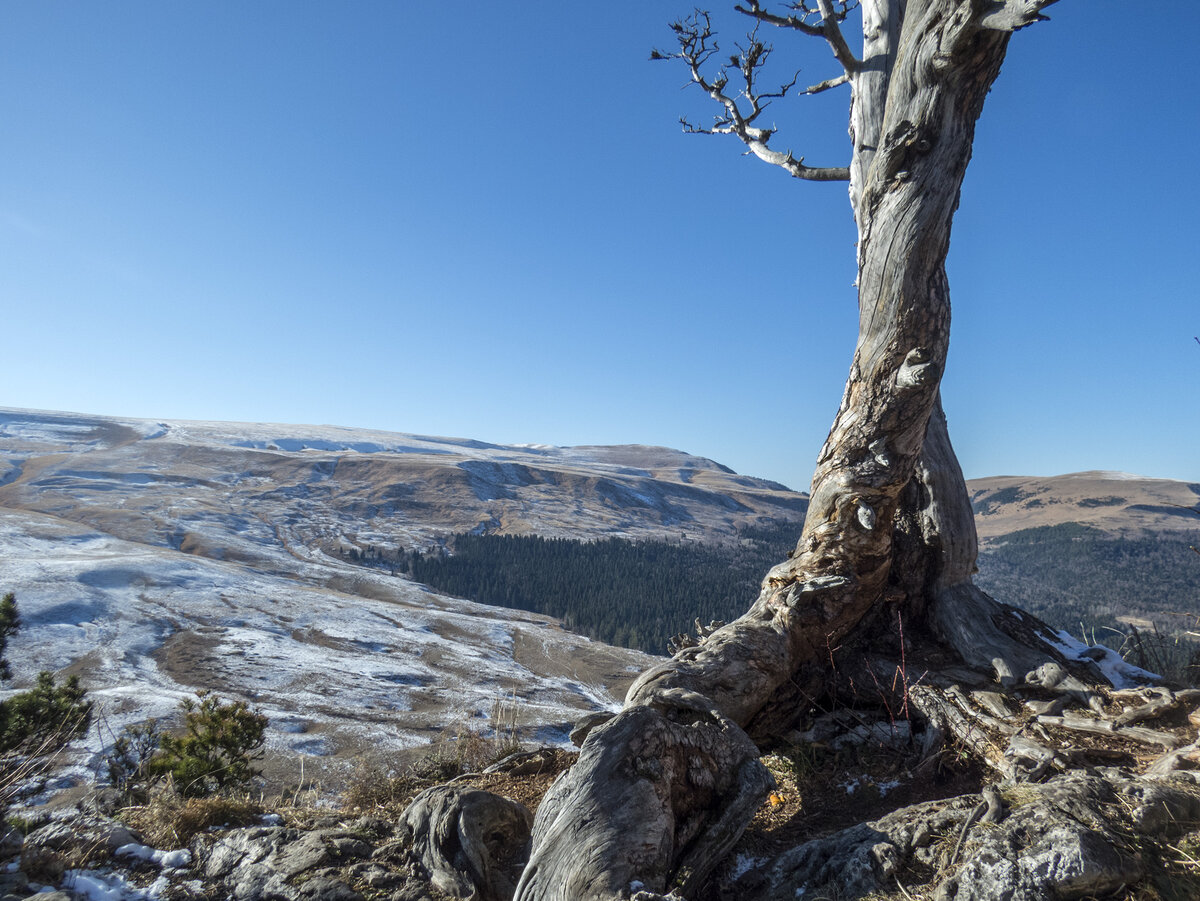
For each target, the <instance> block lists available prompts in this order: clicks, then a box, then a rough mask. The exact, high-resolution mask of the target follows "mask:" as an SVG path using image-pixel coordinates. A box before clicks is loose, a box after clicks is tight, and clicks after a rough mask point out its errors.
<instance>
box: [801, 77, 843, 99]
mask: <svg viewBox="0 0 1200 901" xmlns="http://www.w3.org/2000/svg"><path fill="white" fill-rule="evenodd" d="M849 82H850V76H849V74H847V73H846V72H843V73H842V74H841V75H839V76H838V77H837V78H827V79H825V80H824V81H820V82H817V83H816V84H814V85H810V86H809V87H807V88H805V89H804V90H803V91H801V92H800V93H801V94H820V93H821V92H822V91H828V90H829V89H831V88H837V87H841V86H842V85H844V84H848V83H849Z"/></svg>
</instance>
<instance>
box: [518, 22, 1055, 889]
mask: <svg viewBox="0 0 1200 901" xmlns="http://www.w3.org/2000/svg"><path fill="white" fill-rule="evenodd" d="M1048 2H1052V0H1011V2H991V3H983V2H980V0H908V2H903V0H863V3H862V7H863V21H864V34H865V38H864V58H863V60H862V61H861V62H858V61H853V60H846V59H845V57H846V55H847V54H846V51H845V44H844V42H840V33H837V31H836V29H837V23H836V21H835V19H834V18H833V16H832V15H831V14H830V13H829V8H830V6H831V4H830V3H828V2H826V0H821V3H820V5H821V8H822V11H823V12H825V13H826V15H825V27H826V32H825V35H826V37H827V38H829V40H830V43H831V45H834V44H835V43H838V46H837V48H835V53H837V55H838V59H839V60H844V61H845V62H846V63H848V75H849V80H850V83H851V86H852V92H853V93H852V108H851V138H852V145H853V160H852V164H851V166H850V193H851V200H852V206H853V210H854V214H855V218H856V221H857V223H858V227H859V247H858V262H859V273H858V295H859V339H858V343H857V346H856V348H855V353H854V358H853V362H852V363H851V367H850V375H849V378H848V380H847V384H846V390H845V394H844V396H843V399H842V403H841V406H840V409H839V411H838V414H837V417H836V418H835V420H834V423H833V427H832V429H831V431H830V434H829V437H828V438H827V440H826V442H825V445H824V447H823V449H822V451H821V453H820V456H819V458H818V461H817V468H816V472H815V475H814V477H813V482H812V491H811V499H810V503H809V511H808V517H807V520H806V522H805V525H804V530H803V533H802V535H801V538H800V540H799V543H798V545H797V548H796V552H795V553H794V554H793V556H792V557H791V559H789V560H788V561H786V562H784V563H782V564H780V565H779V566H776V567H775V568H774V569H772V570H771V572H770V573H769V574H768V575H767V578H766V579H765V580H764V583H763V587H762V591H761V593H760V595H759V597H758V599H757V600H756V601H755V603H754V604H753V606H752V607H751V609H750V610H749V611H748V612H747V613H746V614H745V615H744V616H742V617H741V618H740V619H738V620H737V621H735V622H733V623H730V624H729V625H727V626H725V627H723V628H721V629H719V630H717V631H716V632H714V633H713V634H712V635H710V636H709V637H707V638H706V639H705V640H704V641H703V642H702V643H701V644H699V645H698V646H696V647H691V648H687V649H685V650H683V651H681V652H680V653H678V654H677V655H676V656H675V657H674V658H672V659H671V660H670V661H667V662H665V663H663V664H661V665H659V666H657V667H655V668H654V669H652V670H650V671H648V672H647V673H645V674H643V676H642V677H641V678H640V679H638V680H637V681H636V682H635V683H634V685H633V686H632V687H631V688H630V691H629V694H628V696H627V698H626V705H625V709H624V711H623V712H622V713H621V714H619V715H618V716H617V717H616V718H615V719H614V720H613V721H611V722H610V723H608V724H607V725H605V726H604V727H603V728H601V729H596V730H595V731H593V732H592V733H591V734H590V735H589V736H588V738H587V740H586V742H585V743H584V748H583V752H582V754H581V757H580V760H579V762H578V763H577V764H576V766H575V768H574V769H573V770H572V773H571V774H570V776H569V778H564V779H562V780H561V781H560V782H559V783H556V785H555V786H554V788H553V789H552V791H551V794H550V795H549V796H548V797H547V801H546V802H545V803H544V804H543V807H542V808H541V809H540V810H539V812H538V816H537V820H536V823H535V827H534V840H533V850H532V854H531V858H530V862H529V865H528V868H527V870H526V875H525V877H523V878H522V881H521V883H520V885H519V886H518V889H517V895H516V897H517V898H518V899H520V901H534V899H538V901H543V899H545V901H549V899H557V898H567V897H570V898H576V899H596V901H600V899H616V898H628V897H630V895H631V894H632V893H633V892H635V891H636V890H637V888H638V887H644V888H645V889H648V890H651V891H652V892H663V891H665V890H666V889H669V888H671V887H672V886H673V885H678V884H684V885H687V886H691V885H692V884H694V879H689V878H688V877H687V875H686V874H685V873H684V871H685V870H687V865H686V861H688V860H692V859H693V856H694V850H695V849H696V848H697V847H700V848H706V849H710V850H711V849H715V848H719V847H728V845H729V844H732V841H733V840H736V837H737V835H740V832H741V829H742V828H744V825H745V823H746V822H748V821H749V818H750V814H752V812H753V809H754V806H755V805H754V803H751V802H752V801H754V799H755V798H756V797H757V799H758V800H761V799H762V797H763V796H764V795H765V793H766V792H767V791H768V784H767V783H766V782H764V781H763V780H762V779H761V778H759V779H755V778H753V777H752V775H751V774H750V773H749V770H747V771H746V773H742V770H741V769H740V768H741V767H743V766H748V764H746V763H745V761H746V758H744V754H745V748H746V747H747V746H748V743H749V739H748V738H747V735H746V732H749V733H750V734H751V735H754V736H757V737H763V736H768V735H770V734H772V733H773V732H777V731H779V730H780V729H782V728H784V727H785V726H786V725H787V724H788V722H789V721H790V719H791V718H794V717H795V715H796V712H797V711H796V708H795V700H796V698H797V697H802V696H803V695H804V694H806V693H808V692H810V690H811V689H812V687H813V683H814V680H815V679H817V678H819V676H820V673H821V671H822V670H823V669H824V668H825V667H826V665H827V664H828V663H829V662H831V660H832V657H833V654H834V650H835V649H836V648H837V647H838V646H839V645H840V644H841V643H842V642H843V641H844V640H845V639H847V638H848V637H849V636H851V635H852V634H853V633H854V631H855V630H856V628H857V627H859V625H860V623H862V622H863V621H864V618H865V617H867V615H868V614H869V613H870V612H871V611H872V609H873V608H874V607H876V605H878V604H879V603H880V602H881V600H883V599H886V600H889V601H894V602H895V603H896V604H897V605H898V609H900V610H902V611H904V613H905V615H906V616H909V617H911V618H913V619H914V620H920V619H921V618H922V617H924V616H926V614H928V618H929V620H930V622H931V623H932V624H933V625H934V627H935V629H936V630H937V631H938V632H939V634H940V635H941V636H942V637H943V639H944V640H946V641H948V642H950V643H951V644H952V645H954V646H955V647H956V648H957V649H958V650H959V651H960V652H962V653H963V656H964V657H965V658H966V659H967V661H968V662H969V663H973V664H976V665H983V666H988V667H991V668H992V669H993V670H994V671H995V672H996V674H997V676H998V677H999V678H1000V679H1001V680H1002V681H1010V680H1013V679H1015V678H1016V676H1017V674H1018V673H1023V672H1024V670H1022V669H1021V667H1022V666H1026V665H1028V664H1029V663H1031V662H1033V661H1038V662H1040V661H1044V660H1046V659H1047V658H1048V657H1051V658H1052V657H1054V656H1055V655H1054V653H1053V652H1051V651H1050V650H1049V649H1048V648H1045V647H1040V646H1038V645H1040V644H1041V642H1040V639H1037V638H1036V637H1033V638H1030V637H1029V636H1028V635H1027V636H1025V639H1024V640H1027V641H1028V642H1029V643H1030V644H1032V645H1033V647H1030V648H1023V647H1022V641H1019V640H1014V639H1012V638H1011V637H1009V635H1008V632H1007V631H1006V629H1005V628H1003V623H1001V622H999V621H1000V620H1003V618H1004V614H1003V611H1002V610H1001V609H1000V608H999V607H997V606H996V605H994V604H992V603H991V602H990V600H989V599H987V598H986V596H985V595H983V594H982V592H979V591H978V590H977V589H975V588H974V586H972V585H971V583H970V575H971V572H972V571H973V569H974V562H975V553H976V538H975V530H974V520H973V517H972V514H971V508H970V503H969V499H968V497H967V493H966V488H965V483H964V482H963V477H962V472H961V470H960V469H959V467H958V462H957V460H956V459H955V457H954V452H953V450H952V449H951V447H950V443H949V436H948V433H947V431H946V426H945V418H944V416H943V414H942V412H941V407H940V401H939V384H940V380H941V376H942V372H943V369H944V367H945V362H946V352H947V348H948V344H949V333H950V296H949V285H948V283H947V279H946V272H945V261H946V254H947V251H948V249H949V241H950V226H951V221H952V218H953V215H954V211H955V209H956V208H957V205H958V200H959V189H960V187H961V184H962V179H963V176H964V174H965V172H966V168H967V164H968V161H969V159H970V156H971V146H972V141H973V138H974V130H975V122H976V119H977V118H978V116H979V114H980V112H981V110H982V107H983V102H984V99H985V97H986V95H987V92H988V89H989V88H990V86H991V84H992V82H993V80H994V79H995V78H996V76H997V74H998V72H999V69H1000V64H1001V62H1002V60H1003V58H1004V54H1005V50H1006V48H1007V44H1008V39H1009V34H1008V31H1009V30H1011V29H1012V28H1015V27H1019V26H1020V25H1023V24H1028V23H1029V22H1031V21H1033V20H1034V19H1036V18H1037V17H1038V10H1040V9H1041V8H1042V7H1043V6H1046V5H1048ZM1002 14H1003V15H1002ZM1000 22H1003V23H1004V27H1003V28H999V27H998V26H997V25H996V24H995V23H1000ZM989 23H992V24H989ZM834 36H836V37H837V38H838V42H835V41H834ZM839 42H840V43H839ZM989 605H990V606H989ZM994 620H995V621H997V622H996V624H995V625H992V623H993V621H994ZM976 621H979V622H983V623H984V625H986V626H987V627H988V628H989V629H990V631H989V632H987V633H986V635H987V640H986V641H983V642H980V643H979V644H980V646H981V647H982V651H975V650H972V647H973V646H974V645H975V644H976V642H975V636H974V634H973V630H975V629H976V627H977V626H978V622H976ZM1035 665H1036V664H1035ZM1030 668H1032V667H1030ZM651 711H652V712H653V716H652V717H651V716H650V712H651ZM699 711H703V712H704V716H705V717H707V718H708V721H710V722H711V723H717V724H719V728H717V727H714V728H711V729H709V730H708V731H706V732H705V733H704V735H705V739H704V741H705V743H706V744H705V745H704V747H705V750H704V755H703V756H705V759H707V760H727V761H734V760H737V761H740V762H739V763H738V765H737V766H738V769H737V772H736V773H733V772H732V771H731V772H727V773H726V779H727V780H729V779H731V778H732V779H733V781H732V782H728V781H727V784H726V786H725V788H724V789H722V790H718V791H709V792H707V793H702V794H701V795H700V798H701V800H700V801H699V802H697V800H696V796H695V794H694V791H693V789H694V786H692V784H691V782H689V779H692V781H693V782H694V781H695V780H694V779H693V778H692V777H691V776H690V775H689V774H690V773H692V772H693V769H692V768H690V767H689V766H683V765H678V766H676V765H670V766H667V765H663V766H659V767H657V768H655V767H649V769H648V768H647V767H648V766H649V765H648V764H647V763H646V755H647V752H646V740H645V738H644V736H643V734H642V733H643V731H644V729H645V728H648V727H646V726H645V725H644V723H645V722H646V721H647V719H646V718H647V717H650V719H652V720H653V721H654V722H656V723H657V722H659V721H660V720H661V721H663V722H667V723H672V722H673V723H682V724H685V725H687V726H688V727H689V728H690V727H691V726H692V725H693V724H694V723H695V722H696V717H697V716H698V712H699ZM658 728H659V727H658V726H656V727H655V729H656V730H657V729H658ZM655 734H657V732H655ZM680 741H682V742H683V744H684V745H687V741H686V740H684V739H680ZM660 744H662V743H661V742H660ZM668 744H669V743H668ZM677 745H678V742H677V743H676V745H672V747H675V746H677ZM664 747H666V745H664ZM663 753H664V754H666V752H665V751H664V752H663ZM671 753H672V754H674V753H675V752H671ZM668 757H669V758H670V759H675V758H674V757H671V755H667V757H664V759H667V758H668ZM700 770H704V767H700ZM700 770H696V771H697V772H699V771H700ZM705 771H706V770H705ZM735 775H736V778H734V776H735ZM702 781H703V780H702ZM731 792H732V795H733V796H736V797H737V798H738V805H739V810H742V811H743V812H744V810H746V809H748V810H749V811H750V814H744V819H743V820H742V822H741V824H740V825H739V824H738V823H736V822H731V820H730V817H729V816H728V815H727V814H726V813H723V812H722V807H721V804H720V799H721V798H727V797H729V796H730V793H731ZM626 798H631V799H640V800H630V801H629V803H628V804H625V803H624V802H623V801H622V799H626ZM697 803H700V805H701V809H697V807H696V805H697ZM704 804H711V805H712V806H711V807H709V808H707V810H704V809H703V805H704ZM681 811H682V812H683V814H682V815H683V818H684V819H685V820H686V822H687V823H688V824H689V825H688V828H687V830H686V834H682V833H680V832H679V830H678V828H677V827H676V825H675V824H676V822H677V820H678V814H679V813H680V812H681ZM731 837H732V838H731ZM630 848H634V849H638V850H637V853H636V854H633V856H631V853H632V852H630V851H629V849H630ZM643 852H644V853H643ZM689 855H692V856H689ZM681 874H682V875H681Z"/></svg>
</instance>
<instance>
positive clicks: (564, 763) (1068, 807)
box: [0, 689, 1200, 901]
mask: <svg viewBox="0 0 1200 901" xmlns="http://www.w3.org/2000/svg"><path fill="white" fill-rule="evenodd" d="M1180 696H1182V698H1183V699H1184V701H1183V702H1182V703H1179V704H1175V705H1173V706H1171V707H1170V709H1166V708H1167V706H1168V705H1163V704H1159V708H1160V709H1159V712H1157V713H1155V714H1154V715H1153V716H1151V715H1149V714H1148V713H1147V707H1148V706H1153V704H1154V703H1155V699H1156V698H1159V699H1161V697H1162V695H1161V694H1159V693H1157V692H1156V690H1152V689H1145V690H1142V694H1141V695H1140V696H1138V697H1135V696H1134V695H1132V694H1130V693H1129V692H1128V691H1126V692H1121V693H1111V694H1109V695H1107V696H1106V697H1105V703H1106V704H1107V705H1108V706H1107V708H1106V709H1105V710H1104V711H1098V717H1099V714H1100V713H1103V714H1105V715H1107V716H1108V717H1109V718H1110V719H1112V718H1117V719H1119V718H1120V717H1122V716H1124V721H1123V723H1122V725H1121V726H1119V727H1117V729H1115V730H1110V731H1108V732H1103V730H1101V731H1092V732H1088V731H1086V730H1079V729H1075V728H1072V729H1070V730H1066V729H1064V728H1060V727H1058V726H1053V725H1051V726H1049V727H1048V726H1046V725H1042V724H1039V723H1038V722H1037V718H1029V719H1027V720H1026V721H1025V723H1024V725H1026V726H1028V727H1030V728H1032V729H1035V730H1038V731H1040V732H1043V733H1045V736H1044V740H1045V741H1047V742H1048V743H1049V745H1051V746H1053V747H1054V748H1056V749H1057V753H1056V756H1057V758H1058V759H1057V760H1056V761H1055V762H1053V763H1051V764H1050V765H1049V766H1048V767H1047V768H1046V769H1045V771H1044V772H1042V773H1040V774H1037V775H1036V776H1034V777H1032V778H1027V777H1021V778H1008V779H1003V778H1000V777H999V775H998V773H997V772H996V771H995V768H994V767H991V766H989V764H988V763H987V762H986V761H985V760H981V759H980V758H979V757H978V755H975V754H973V753H972V752H971V751H970V750H969V749H967V748H963V747H957V746H955V745H953V744H950V745H947V746H945V747H943V748H941V749H940V750H938V751H937V752H936V753H935V754H933V755H928V754H923V753H922V752H921V751H920V749H919V748H917V747H916V745H917V744H918V742H917V741H916V740H915V739H914V737H913V736H912V735H911V734H910V733H909V731H908V726H907V724H906V723H895V724H889V723H886V722H885V721H882V720H877V721H873V722H865V721H860V722H857V723H853V724H852V725H850V726H849V727H846V728H842V729H841V731H840V732H839V731H836V730H834V731H832V732H830V733H829V734H826V735H824V736H823V737H820V738H815V736H809V738H810V739H814V740H810V741H807V742H804V743H798V744H796V745H794V746H790V747H783V748H781V749H779V750H778V751H777V752H775V753H773V754H771V755H768V756H767V757H765V758H764V762H765V763H766V764H767V767H768V769H769V770H770V771H771V773H772V776H773V777H774V779H775V782H776V786H775V790H774V791H773V792H772V793H771V795H770V797H769V798H768V799H767V801H766V802H765V803H764V804H763V806H762V808H761V809H760V810H759V812H758V814H757V815H756V816H755V819H754V821H753V822H752V823H751V825H750V827H749V828H748V829H747V831H746V833H745V835H744V836H743V837H742V839H741V841H740V842H739V844H738V845H737V847H736V848H735V849H734V851H733V852H732V853H731V854H730V855H729V857H728V859H727V860H726V861H724V862H723V864H722V865H721V867H719V868H718V870H717V871H716V874H715V876H714V877H713V878H712V879H710V880H709V882H708V884H707V885H705V886H704V888H703V890H702V892H701V894H700V895H699V896H698V897H697V899H696V901H728V899H762V901H768V899H783V898H789V899H790V898H797V897H804V898H806V899H822V901H849V899H855V898H869V899H873V901H914V899H924V901H1042V899H1063V898H1078V899H1087V898H1097V899H1099V898H1118V899H1129V901H1189V899H1195V898H1197V897H1200V769H1198V767H1200V752H1198V751H1197V746H1198V741H1197V728H1198V723H1200V699H1198V698H1197V697H1195V696H1194V693H1177V694H1175V695H1173V696H1172V697H1173V698H1178V697H1180ZM1147 699H1148V700H1147ZM1144 700H1145V701H1147V703H1146V704H1143V703H1141V701H1144ZM1133 714H1136V716H1134V715H1133ZM851 719H854V718H851ZM1150 720H1154V722H1153V729H1148V728H1146V723H1147V722H1148V721H1150ZM1095 722H1100V719H1099V718H1097V719H1096V720H1095ZM1135 723H1138V724H1139V725H1135ZM827 727H828V723H826V728H827ZM814 728H821V727H820V725H819V724H817V725H815V726H814ZM1123 729H1124V730H1139V731H1138V732H1137V733H1135V734H1138V735H1139V737H1137V738H1130V737H1128V736H1126V735H1124V734H1122V730H1123ZM1143 732H1144V733H1152V734H1153V735H1156V736H1157V739H1156V741H1157V742H1158V744H1155V743H1154V742H1150V741H1147V740H1146V739H1145V736H1144V735H1141V733H1143ZM835 733H836V734H835ZM1102 733H1103V734H1102ZM458 740H459V741H461V740H462V738H461V737H460V738H459V739H458ZM1168 745H1170V746H1171V748H1172V750H1167V746H1168ZM453 750H454V749H453V747H450V752H452V751H453ZM487 751H488V748H487V747H477V748H474V749H473V751H472V753H473V754H476V755H478V754H480V753H483V754H486V753H487ZM450 752H448V751H447V747H446V746H443V747H442V748H440V749H436V750H434V751H433V752H432V753H431V754H430V755H429V756H427V757H426V758H419V759H417V761H416V762H415V763H414V764H411V765H409V766H407V767H404V768H401V769H399V770H397V771H394V772H390V773H389V772H382V771H373V772H364V773H362V774H360V776H359V779H358V781H357V783H356V784H354V785H352V786H351V788H350V790H349V791H348V792H346V793H345V794H343V795H342V796H341V797H340V799H337V800H336V803H335V799H330V798H318V797H316V795H315V793H313V792H304V793H302V792H301V791H300V790H297V791H296V793H295V794H293V795H292V796H291V797H280V798H279V799H277V801H276V802H275V803H265V802H263V801H262V800H261V799H258V800H255V799H251V798H241V799H232V798H230V799H208V800H203V801H193V802H189V803H182V802H178V801H177V802H174V803H172V802H169V801H167V800H164V799H163V798H158V799H151V800H150V801H149V802H148V803H144V804H141V805H132V806H131V805H128V803H127V802H128V799H121V798H120V797H118V796H116V795H115V794H114V793H113V792H112V791H111V790H104V789H100V788H96V789H94V790H92V791H91V792H90V793H88V794H86V796H84V797H82V798H79V799H76V800H75V801H74V802H72V803H66V804H62V805H60V806H55V805H50V806H46V807H40V808H39V807H16V808H14V809H13V810H11V811H10V815H9V828H8V829H7V831H6V833H5V834H4V837H3V839H2V840H0V860H2V864H0V868H2V869H3V876H2V877H0V901H3V899H18V898H19V899H27V898H32V897H37V898H39V899H48V898H49V899H54V898H89V899H93V898H94V899H106V901H115V899H135V901H136V899H151V898H162V899H186V898H192V899H214V901H215V899H227V898H235V899H245V901H258V899H263V901H266V899H296V901H301V899H303V901H324V899H331V901H332V899H336V901H349V899H389V901H417V899H430V901H439V899H443V898H446V897H457V898H472V897H474V898H481V899H490V898H508V897H511V892H512V889H513V886H514V884H515V883H516V881H517V879H518V878H519V874H520V869H521V865H522V862H523V855H524V853H526V851H527V848H526V842H527V839H528V836H529V829H530V825H531V823H532V818H533V814H534V813H535V812H536V810H537V807H538V804H539V803H540V801H541V797H542V795H543V793H544V792H545V791H546V790H547V788H548V787H549V785H550V784H551V782H552V781H553V780H554V779H555V778H556V776H557V775H558V774H560V773H561V772H562V771H564V770H565V769H566V768H568V767H569V766H570V765H571V763H572V762H573V760H574V757H575V755H574V754H573V753H571V752H567V751H563V750H561V749H549V748H547V749H539V750H537V751H524V752H520V753H517V754H515V755H510V756H509V757H507V758H506V759H505V760H503V761H501V762H499V763H498V764H496V765H494V766H491V767H483V766H482V765H481V760H480V758H478V757H475V758H473V759H470V760H467V759H466V758H462V759H458V760H457V761H456V762H455V765H453V766H450V765H448V764H449V762H450V758H451V757H452V756H453V754H452V753H450ZM459 756H460V758H461V754H460V755H459ZM464 765H466V768H467V769H469V770H481V771H480V772H467V773H460V774H459V775H458V776H457V777H454V778H451V779H450V781H449V782H447V781H446V780H447V778H448V777H451V776H453V774H454V773H455V772H456V771H457V770H459V769H462V768H463V766H464ZM414 797H415V798H416V800H415V801H413V798H414ZM410 802H412V803H410ZM122 805H125V806H122ZM430 822H440V823H441V824H442V828H435V829H430V828H427V827H428V824H429V823H430ZM446 823H452V824H454V828H449V829H447V828H445V824H446ZM496 824H501V825H496ZM479 848H486V851H485V852H479V851H478V849H479ZM638 889H639V886H637V885H631V886H630V888H629V891H628V892H627V893H626V895H627V896H628V897H632V898H637V896H638ZM49 891H57V892H59V893H61V894H60V895H57V896H56V895H53V894H50V893H48V892H49ZM647 897H649V896H647Z"/></svg>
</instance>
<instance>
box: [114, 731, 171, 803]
mask: <svg viewBox="0 0 1200 901" xmlns="http://www.w3.org/2000/svg"><path fill="white" fill-rule="evenodd" d="M162 736H163V733H162V729H161V728H160V727H159V725H158V720H157V719H149V720H146V721H145V722H143V723H133V724H131V725H129V726H126V727H125V728H124V729H123V730H121V734H120V735H119V736H118V737H117V740H116V741H114V742H113V747H112V751H111V752H110V753H109V755H108V757H107V759H106V760H105V763H107V765H108V781H109V783H110V784H111V785H112V786H113V788H116V789H118V790H119V791H121V792H124V793H125V794H126V795H129V796H133V795H144V794H145V793H146V791H147V789H149V787H150V784H151V783H152V782H153V781H154V779H155V776H154V774H153V771H152V768H151V763H152V761H153V760H154V755H156V754H157V753H158V751H159V745H160V744H161V743H162Z"/></svg>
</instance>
